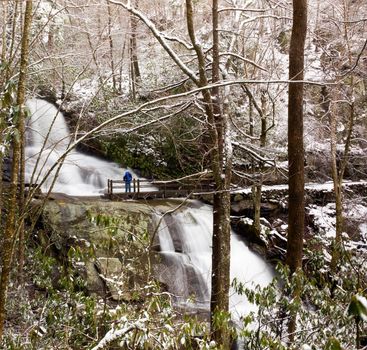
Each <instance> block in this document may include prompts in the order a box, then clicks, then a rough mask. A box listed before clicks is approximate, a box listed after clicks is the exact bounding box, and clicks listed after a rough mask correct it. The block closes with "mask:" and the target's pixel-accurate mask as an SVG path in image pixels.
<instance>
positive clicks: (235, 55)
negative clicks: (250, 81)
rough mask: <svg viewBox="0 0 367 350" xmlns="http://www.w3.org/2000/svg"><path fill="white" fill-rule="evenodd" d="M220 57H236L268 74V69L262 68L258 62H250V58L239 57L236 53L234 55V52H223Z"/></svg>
mask: <svg viewBox="0 0 367 350" xmlns="http://www.w3.org/2000/svg"><path fill="white" fill-rule="evenodd" d="M219 56H232V57H236V58H238V59H240V60H242V61H244V62H246V63H250V64H252V65H253V66H255V67H256V68H259V69H261V70H263V71H265V72H267V71H268V70H267V69H266V68H264V67H261V66H260V65H259V64H257V63H256V62H254V61H252V60H250V59H248V58H246V57H243V56H241V55H238V54H236V53H233V52H221V53H220V54H219Z"/></svg>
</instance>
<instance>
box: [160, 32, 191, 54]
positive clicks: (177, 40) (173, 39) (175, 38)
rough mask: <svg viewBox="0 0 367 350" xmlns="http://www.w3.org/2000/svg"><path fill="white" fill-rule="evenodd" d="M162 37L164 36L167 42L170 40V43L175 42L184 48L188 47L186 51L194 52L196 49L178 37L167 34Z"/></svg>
mask: <svg viewBox="0 0 367 350" xmlns="http://www.w3.org/2000/svg"><path fill="white" fill-rule="evenodd" d="M161 35H162V36H163V37H164V38H165V39H167V40H169V41H174V42H177V43H179V44H181V45H183V46H184V47H186V49H188V50H193V49H194V47H193V46H192V45H190V44H189V43H187V42H186V41H185V40H183V39H180V38H178V37H176V36H170V35H168V34H166V33H161Z"/></svg>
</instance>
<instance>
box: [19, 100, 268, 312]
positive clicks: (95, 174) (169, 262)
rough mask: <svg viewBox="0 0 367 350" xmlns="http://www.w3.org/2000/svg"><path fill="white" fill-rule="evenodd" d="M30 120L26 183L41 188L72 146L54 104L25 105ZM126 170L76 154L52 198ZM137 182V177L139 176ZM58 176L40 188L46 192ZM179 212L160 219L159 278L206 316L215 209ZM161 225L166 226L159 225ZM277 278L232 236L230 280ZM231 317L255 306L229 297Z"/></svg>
mask: <svg viewBox="0 0 367 350" xmlns="http://www.w3.org/2000/svg"><path fill="white" fill-rule="evenodd" d="M27 106H28V107H29V109H30V111H31V118H30V120H29V121H28V124H27V133H26V148H25V154H26V182H30V181H31V179H32V177H33V183H38V182H39V181H40V180H41V179H42V178H43V176H45V174H46V172H47V171H48V169H50V167H51V166H53V165H54V164H55V163H56V162H57V161H58V160H59V158H60V156H61V155H62V154H63V153H64V152H65V151H66V150H67V148H68V146H69V144H70V143H71V141H72V140H71V137H70V134H69V129H68V126H67V124H66V122H65V119H64V116H63V115H62V113H61V112H59V111H58V110H57V108H56V107H55V106H53V105H52V104H50V103H48V102H46V101H43V100H39V99H32V100H29V101H28V102H27ZM123 172H124V169H121V168H120V167H119V166H118V165H117V164H116V163H112V162H107V161H105V160H101V159H98V158H96V157H93V156H89V155H86V154H83V153H81V152H78V151H77V150H72V151H71V152H70V153H69V154H68V155H67V157H66V159H65V161H64V163H63V165H62V167H61V169H60V172H59V174H58V176H57V179H56V182H55V185H54V187H53V189H52V190H53V191H54V192H62V193H66V194H69V195H96V194H99V193H101V192H103V191H104V188H105V186H106V182H107V179H108V178H111V179H118V178H122V174H123ZM135 176H136V175H135ZM53 177H54V174H52V175H51V176H49V177H48V178H47V181H46V182H45V183H44V185H43V186H42V190H43V191H47V190H48V188H49V186H50V185H51V183H52V181H53ZM189 203H190V205H189V207H186V208H185V209H180V210H178V211H177V212H175V213H173V214H170V215H165V216H164V217H163V218H161V217H159V216H157V217H156V218H155V221H156V223H158V222H160V225H159V231H158V240H159V246H160V255H161V261H160V262H159V263H158V265H157V267H156V274H157V276H158V278H159V279H160V280H161V281H162V282H163V283H165V284H166V285H167V286H168V289H169V291H170V292H171V293H172V294H173V295H174V298H175V302H176V304H177V305H179V306H183V307H185V309H186V310H188V309H189V308H193V311H194V312H198V310H202V311H204V312H207V311H208V310H209V305H210V285H211V253H212V252H211V241H212V227H213V218H212V217H213V209H212V207H211V206H209V205H204V204H202V203H200V202H197V201H190V202H189ZM160 219H162V220H160ZM272 277H273V273H272V270H271V268H270V267H269V266H268V265H267V264H266V263H265V262H264V260H263V259H261V258H260V257H259V256H258V255H256V254H255V253H253V252H251V251H250V250H249V249H248V247H247V246H246V245H245V243H244V242H243V241H242V240H241V238H240V237H239V236H238V235H236V234H235V233H233V232H232V234H231V279H233V278H237V279H238V280H239V281H241V282H242V283H244V284H245V285H246V286H249V287H251V286H254V285H256V284H260V285H261V286H265V285H267V284H268V283H269V282H270V281H271V279H272ZM230 308H231V313H232V317H233V318H234V319H238V317H240V316H241V315H244V314H245V313H248V312H249V311H251V310H254V308H255V307H254V305H251V304H250V303H248V302H247V301H246V298H245V296H241V295H238V294H236V293H235V291H233V290H232V291H231V297H230Z"/></svg>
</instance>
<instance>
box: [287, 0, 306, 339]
mask: <svg viewBox="0 0 367 350" xmlns="http://www.w3.org/2000/svg"><path fill="white" fill-rule="evenodd" d="M306 32H307V0H293V26H292V36H291V42H290V49H289V79H290V80H303V77H304V73H303V70H304V46H305V39H306ZM288 167H289V170H288V171H289V174H288V185H289V202H288V208H289V209H288V210H289V214H288V243H287V257H286V262H287V264H288V266H289V268H290V271H291V273H292V274H293V273H294V272H295V271H297V269H302V254H303V234H304V216H305V213H304V207H305V204H304V150H303V82H297V83H292V82H291V83H290V84H289V92H288ZM299 292H300V290H299V289H298V288H296V290H295V295H293V297H297V296H298V294H299ZM296 318H297V314H296V313H295V312H292V313H291V315H290V320H289V324H288V333H289V343H290V344H292V343H293V340H294V333H295V330H296Z"/></svg>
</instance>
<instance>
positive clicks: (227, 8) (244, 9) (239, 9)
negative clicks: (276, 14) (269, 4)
mask: <svg viewBox="0 0 367 350" xmlns="http://www.w3.org/2000/svg"><path fill="white" fill-rule="evenodd" d="M269 10H271V9H252V8H244V7H223V8H221V9H218V12H225V11H241V12H266V11H269Z"/></svg>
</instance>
